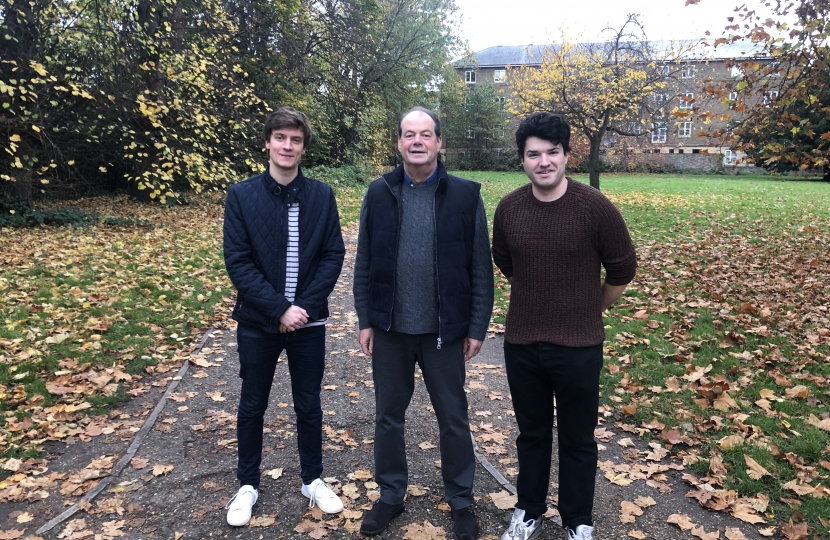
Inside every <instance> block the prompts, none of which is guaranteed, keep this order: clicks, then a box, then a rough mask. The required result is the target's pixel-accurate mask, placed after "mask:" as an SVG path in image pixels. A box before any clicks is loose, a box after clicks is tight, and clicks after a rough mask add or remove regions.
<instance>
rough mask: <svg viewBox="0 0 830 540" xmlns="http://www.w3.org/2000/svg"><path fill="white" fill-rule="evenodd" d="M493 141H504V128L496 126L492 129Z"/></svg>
mask: <svg viewBox="0 0 830 540" xmlns="http://www.w3.org/2000/svg"><path fill="white" fill-rule="evenodd" d="M493 138H494V139H504V126H496V127H494V128H493Z"/></svg>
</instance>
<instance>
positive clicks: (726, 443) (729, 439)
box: [718, 435, 744, 450]
mask: <svg viewBox="0 0 830 540" xmlns="http://www.w3.org/2000/svg"><path fill="white" fill-rule="evenodd" d="M743 444H744V438H743V437H741V436H740V435H727V436H726V437H723V438H722V439H721V440H719V441H718V446H719V447H720V449H721V450H730V449H732V448H735V447H738V446H742V445H743Z"/></svg>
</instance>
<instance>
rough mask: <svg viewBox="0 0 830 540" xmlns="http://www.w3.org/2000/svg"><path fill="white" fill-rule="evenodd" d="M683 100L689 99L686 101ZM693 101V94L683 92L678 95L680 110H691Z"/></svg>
mask: <svg viewBox="0 0 830 540" xmlns="http://www.w3.org/2000/svg"><path fill="white" fill-rule="evenodd" d="M683 98H690V99H689V100H688V101H687V100H685V99H683ZM694 99H695V94H694V92H683V93H682V94H680V108H681V109H693V108H694V103H692V102H693V100H694Z"/></svg>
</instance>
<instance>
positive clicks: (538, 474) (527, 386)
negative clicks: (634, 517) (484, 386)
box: [504, 342, 602, 528]
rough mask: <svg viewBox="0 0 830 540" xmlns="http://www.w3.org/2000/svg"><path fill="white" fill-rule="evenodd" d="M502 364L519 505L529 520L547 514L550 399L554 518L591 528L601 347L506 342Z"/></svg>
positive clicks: (549, 458) (567, 523)
mask: <svg viewBox="0 0 830 540" xmlns="http://www.w3.org/2000/svg"><path fill="white" fill-rule="evenodd" d="M504 363H505V367H506V370H507V382H508V384H509V385H510V394H511V395H512V397H513V409H514V410H515V412H516V422H517V423H518V424H519V438H518V440H517V441H516V449H517V451H518V457H519V479H518V481H517V490H518V495H519V500H518V502H517V503H516V508H520V509H522V510H524V511H525V512H527V513H528V514H531V515H542V514H544V513H545V512H546V511H547V505H546V499H547V494H548V485H549V482H550V463H551V449H552V445H553V397H554V395H555V396H556V417H557V429H558V439H559V513H560V514H561V516H562V525H563V526H565V527H571V528H575V527H576V526H577V525H592V524H593V521H592V519H591V514H592V512H593V508H594V485H595V481H596V469H597V455H598V454H597V443H596V440H594V429H595V428H596V426H597V414H598V409H599V373H600V370H601V369H602V345H597V346H595V347H562V346H559V345H553V344H551V343H533V344H530V345H514V344H511V343H507V342H505V344H504Z"/></svg>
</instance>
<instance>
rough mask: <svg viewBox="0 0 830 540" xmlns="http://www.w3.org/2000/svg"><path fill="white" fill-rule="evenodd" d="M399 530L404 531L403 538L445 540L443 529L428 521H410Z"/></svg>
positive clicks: (405, 539) (406, 539) (408, 539)
mask: <svg viewBox="0 0 830 540" xmlns="http://www.w3.org/2000/svg"><path fill="white" fill-rule="evenodd" d="M401 530H403V531H406V534H405V535H404V540H446V539H447V536H446V533H445V532H444V529H442V528H441V527H436V526H434V525H433V524H432V523H430V522H429V521H424V522H423V523H417V522H416V523H410V524H409V525H406V526H404V527H401Z"/></svg>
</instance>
